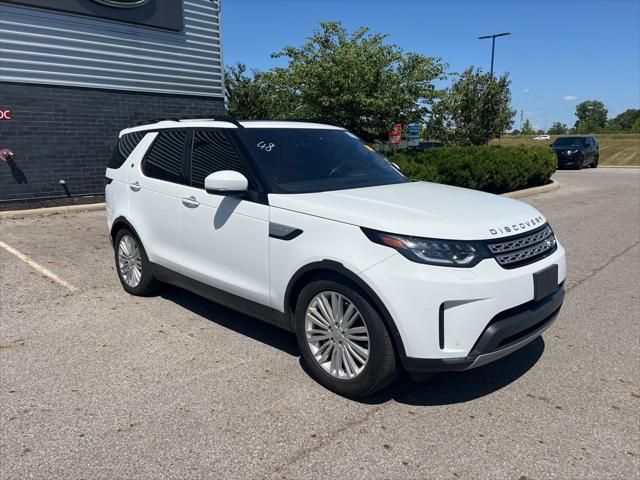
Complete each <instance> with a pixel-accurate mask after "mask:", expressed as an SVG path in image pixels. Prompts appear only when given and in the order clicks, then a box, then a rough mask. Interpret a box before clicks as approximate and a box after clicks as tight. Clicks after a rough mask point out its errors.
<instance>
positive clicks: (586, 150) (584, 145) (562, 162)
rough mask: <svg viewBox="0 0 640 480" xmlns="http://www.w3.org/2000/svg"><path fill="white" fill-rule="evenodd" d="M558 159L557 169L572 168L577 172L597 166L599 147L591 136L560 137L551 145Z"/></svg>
mask: <svg viewBox="0 0 640 480" xmlns="http://www.w3.org/2000/svg"><path fill="white" fill-rule="evenodd" d="M551 148H553V151H554V152H556V155H557V157H558V167H570V166H571V167H574V168H577V169H578V170H580V169H582V167H586V166H589V165H591V166H592V167H593V168H596V167H597V166H598V160H600V145H598V141H597V140H596V139H595V137H593V136H591V135H573V136H571V137H560V138H558V139H556V141H555V142H553V143H552V144H551Z"/></svg>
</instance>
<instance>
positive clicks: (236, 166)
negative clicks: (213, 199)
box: [191, 129, 251, 188]
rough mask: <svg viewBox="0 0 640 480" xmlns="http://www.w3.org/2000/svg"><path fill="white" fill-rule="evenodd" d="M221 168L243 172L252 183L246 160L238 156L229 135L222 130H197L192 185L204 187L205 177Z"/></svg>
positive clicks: (194, 143) (192, 164)
mask: <svg viewBox="0 0 640 480" xmlns="http://www.w3.org/2000/svg"><path fill="white" fill-rule="evenodd" d="M221 170H234V171H236V172H240V173H242V174H243V175H244V176H245V177H247V179H249V182H250V183H251V176H250V175H249V173H248V171H247V168H246V166H245V164H244V162H243V161H242V160H241V159H240V157H239V156H238V154H237V152H236V150H235V148H234V147H233V145H232V144H231V141H230V140H229V137H228V136H227V134H226V133H225V132H224V131H222V130H216V129H204V130H196V131H195V132H194V134H193V150H192V153H191V186H192V187H195V188H204V179H205V178H206V177H207V176H208V175H210V174H212V173H214V172H219V171H221Z"/></svg>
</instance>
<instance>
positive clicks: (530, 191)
mask: <svg viewBox="0 0 640 480" xmlns="http://www.w3.org/2000/svg"><path fill="white" fill-rule="evenodd" d="M558 188H560V183H559V182H558V181H556V180H551V183H550V184H548V185H542V186H541V187H532V188H525V189H524V190H516V191H515V192H509V193H503V194H502V195H503V196H505V197H509V198H524V197H528V196H530V195H537V194H539V193H547V192H551V191H553V190H557V189H558ZM106 205H107V204H106V203H104V202H103V203H89V204H86V205H69V206H66V207H65V206H62V207H47V208H33V209H31V210H9V211H6V212H0V218H22V217H37V216H46V215H56V214H66V213H77V212H94V211H97V210H104V209H105V207H106Z"/></svg>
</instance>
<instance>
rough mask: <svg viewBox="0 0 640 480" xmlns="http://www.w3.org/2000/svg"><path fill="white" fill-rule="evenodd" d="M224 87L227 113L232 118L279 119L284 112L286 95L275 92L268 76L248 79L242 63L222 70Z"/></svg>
mask: <svg viewBox="0 0 640 480" xmlns="http://www.w3.org/2000/svg"><path fill="white" fill-rule="evenodd" d="M224 86H225V100H226V102H225V104H226V109H227V113H229V115H233V116H234V117H236V118H241V119H243V120H257V119H270V118H280V117H281V116H282V115H283V114H284V112H286V110H287V108H288V102H287V98H286V95H285V93H286V92H281V91H279V90H278V88H277V86H276V85H275V84H274V83H273V82H272V81H271V76H270V74H269V73H268V72H260V71H257V70H254V71H252V72H251V75H249V74H247V67H246V65H243V64H242V63H238V64H236V65H234V66H231V67H227V68H226V69H225V75H224Z"/></svg>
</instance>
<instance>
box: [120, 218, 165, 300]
mask: <svg viewBox="0 0 640 480" xmlns="http://www.w3.org/2000/svg"><path fill="white" fill-rule="evenodd" d="M114 250H115V260H116V270H117V271H118V278H119V279H120V283H121V284H122V287H123V288H124V289H125V290H126V291H127V292H129V293H130V294H132V295H147V294H149V293H151V292H152V291H153V290H154V289H155V287H156V286H157V281H156V279H155V278H154V276H153V272H152V271H151V270H152V269H151V264H150V262H149V259H148V257H147V253H146V252H145V250H144V247H143V246H142V242H140V240H139V239H138V237H137V236H136V235H134V234H133V233H132V232H131V231H130V230H128V229H126V228H123V229H121V230H119V231H118V233H117V234H116V241H115V249H114Z"/></svg>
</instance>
